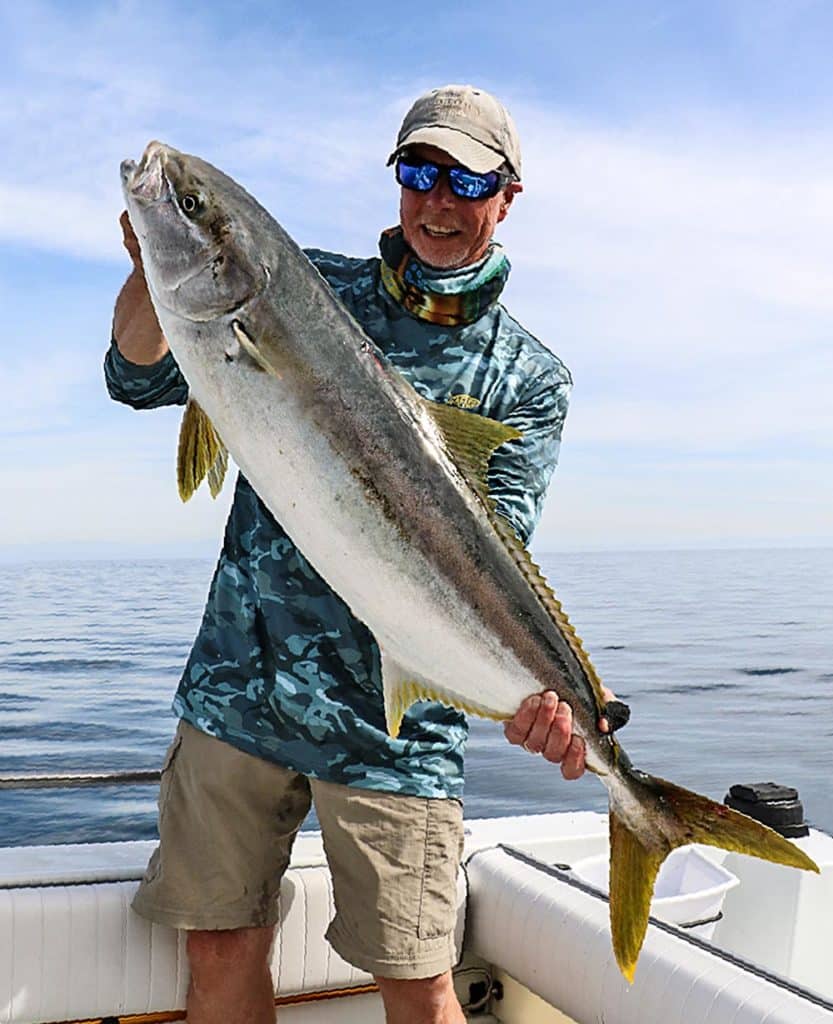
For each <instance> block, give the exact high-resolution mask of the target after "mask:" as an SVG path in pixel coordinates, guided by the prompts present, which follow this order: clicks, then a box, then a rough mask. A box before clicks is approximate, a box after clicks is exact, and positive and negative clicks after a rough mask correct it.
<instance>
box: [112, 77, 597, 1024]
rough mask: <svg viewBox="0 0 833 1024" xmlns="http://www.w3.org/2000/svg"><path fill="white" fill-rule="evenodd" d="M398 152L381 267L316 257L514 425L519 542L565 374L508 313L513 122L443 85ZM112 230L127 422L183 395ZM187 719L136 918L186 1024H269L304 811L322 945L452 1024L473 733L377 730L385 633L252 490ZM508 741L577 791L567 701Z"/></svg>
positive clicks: (419, 353) (137, 272)
mask: <svg viewBox="0 0 833 1024" xmlns="http://www.w3.org/2000/svg"><path fill="white" fill-rule="evenodd" d="M388 162H389V163H395V169H396V178H397V180H398V182H399V184H400V186H401V203H400V226H399V227H398V228H396V229H391V230H388V231H386V232H384V233H383V234H382V238H381V240H380V249H381V260H380V259H378V258H377V259H353V258H348V257H345V256H340V255H337V254H334V253H327V252H323V251H320V250H310V251H308V253H307V254H308V256H309V257H310V259H311V260H312V261H313V263H314V264H315V265H316V266H317V268H318V269H319V271H320V272H321V274H322V275H323V276H324V277H325V278H326V279H327V281H328V282H329V284H330V285H331V287H332V288H333V289H334V291H335V293H336V294H337V295H338V296H339V298H340V299H341V300H342V301H343V302H344V304H345V306H346V307H347V308H348V310H349V311H350V312H351V313H352V314H353V316H354V317H355V318H356V319H357V320H358V322H359V323H360V324H361V325H362V327H363V328H364V330H365V331H366V332H367V333H368V334H369V335H370V337H371V338H373V340H374V341H375V342H376V343H377V344H378V345H379V346H380V347H381V348H382V349H383V350H384V351H385V353H386V354H387V356H388V357H389V358H390V360H391V361H392V362H393V364H394V365H395V366H396V367H397V368H398V369H399V370H400V371H401V372H402V374H403V375H404V376H405V377H406V378H407V379H408V380H409V381H410V382H411V383H412V384H413V386H414V387H415V388H416V389H417V390H418V391H419V392H420V393H421V394H422V395H424V396H425V397H427V398H431V399H433V400H435V401H442V402H452V403H453V404H456V405H458V406H460V407H462V408H467V409H472V410H475V411H477V412H479V413H482V414H483V415H486V416H491V417H493V418H496V419H500V420H503V421H505V422H508V423H511V424H513V425H514V426H516V427H518V428H519V429H520V430H521V431H522V432H523V435H524V436H523V439H522V440H521V441H519V442H517V443H514V444H513V445H511V446H504V448H503V449H501V450H499V451H498V452H496V453H495V456H494V458H493V460H492V464H491V467H490V488H491V491H492V494H493V495H494V497H495V499H496V501H497V507H498V510H499V512H500V513H501V514H502V515H504V516H506V518H507V519H509V521H510V522H511V523H512V524H513V526H514V527H515V529H516V531H517V532H518V534H519V535H520V536H522V537H523V538H524V539H527V538H528V536H529V534H530V533H531V531H532V528H533V526H534V525H535V522H536V521H537V518H538V515H539V512H540V508H541V503H542V500H543V496H544V491H545V489H546V486H547V484H548V482H549V479H550V477H551V475H552V472H553V469H554V467H555V463H556V459H557V454H558V446H559V440H560V435H561V427H562V424H563V420H564V416H565V414H566V409H567V396H568V391H569V387H570V383H571V381H570V377H569V373H568V372H567V370H566V368H565V367H564V366H563V365H562V364H561V362H560V361H559V360H558V359H557V358H556V357H555V356H554V355H553V354H552V353H551V352H549V350H547V349H546V348H544V347H543V346H542V345H541V344H540V343H539V342H537V341H536V340H535V339H534V338H533V337H532V336H531V335H529V334H528V333H527V332H526V331H525V330H524V329H523V328H522V327H521V326H520V325H519V324H518V323H517V322H516V321H514V320H513V319H512V318H511V317H510V316H509V314H508V313H507V312H506V310H505V309H503V307H502V306H500V304H499V303H498V301H497V300H498V297H499V295H500V291H501V289H502V287H503V285H504V283H505V281H506V277H507V275H508V272H509V264H508V261H507V260H506V258H505V256H504V255H503V251H502V249H501V248H500V247H499V246H498V245H496V244H495V243H494V242H493V240H492V236H493V233H494V230H495V228H496V226H497V224H498V223H499V222H500V221H502V220H503V219H504V218H505V217H506V215H507V213H508V212H509V209H510V207H511V204H512V202H513V201H514V199H515V197H516V196H517V194H518V193H519V192H520V191H521V188H522V187H521V184H520V177H521V162H520V148H519V144H518V138H517V134H516V131H515V128H514V125H513V123H512V121H511V118H510V117H509V115H508V113H507V112H506V110H505V109H504V108H503V106H502V105H501V104H500V103H499V102H498V101H497V100H496V99H495V98H494V97H492V96H490V95H488V94H487V93H485V92H482V91H480V90H477V89H473V88H471V87H469V86H446V87H444V88H441V89H435V90H433V91H432V92H430V93H427V94H426V95H424V96H422V97H420V98H419V99H418V100H417V101H416V103H415V104H414V106H413V107H412V108H411V110H410V111H409V112H408V114H407V115H406V117H405V120H404V122H403V125H402V128H401V130H400V132H399V137H398V139H397V143H396V147H395V149H394V152H393V153H392V154H391V157H390V159H389V161H388ZM122 226H123V229H124V233H125V245H126V247H127V249H128V252H129V253H130V255H131V258H132V260H133V263H134V269H133V272H132V273H131V275H130V277H129V278H128V280H127V282H126V283H125V285H124V287H123V289H122V291H121V293H120V295H119V297H118V299H117V301H116V309H115V316H114V330H113V333H114V341H113V344H112V346H111V348H110V351H109V352H108V354H107V358H106V361H105V373H106V378H107V384H108V388H109V390H110V393H111V395H112V396H113V397H114V398H115V399H117V400H119V401H123V402H127V403H128V404H130V405H132V406H133V407H134V408H152V407H155V406H159V405H166V404H174V403H182V402H184V401H185V400H186V397H187V384H186V382H185V380H184V379H183V377H182V375H181V374H180V372H179V370H178V368H177V366H176V363H175V362H174V360H173V357H172V355H171V354H170V352H169V351H168V347H167V344H166V342H165V339H164V337H163V336H162V333H161V330H160V328H159V325H158V322H157V321H156V317H155V314H154V312H153V307H152V305H151V303H150V298H149V295H148V292H147V287H146V284H145V281H144V275H143V271H142V264H141V255H140V253H139V249H138V245H137V243H136V239H135V236H134V235H133V233H132V230H131V229H130V225H129V222H128V220H127V217H126V215H123V216H122ZM287 486H288V487H291V486H292V482H291V481H287ZM174 708H175V710H176V712H177V713H178V715H179V716H180V718H181V722H180V725H179V728H178V730H177V735H176V738H175V740H174V743H173V744H172V746H171V749H170V750H169V753H168V757H167V760H166V763H165V767H164V769H163V778H162V784H161V787H160V796H159V829H160V845H159V848H158V849H157V850H156V852H155V853H154V855H153V858H152V859H151V862H150V864H149V866H148V870H147V872H146V875H145V878H144V880H143V883H142V886H141V888H140V890H139V892H138V894H137V896H136V900H135V903H134V906H135V909H136V910H137V911H138V912H139V913H141V914H143V915H145V916H147V917H149V918H150V919H151V920H154V921H159V922H161V923H165V924H169V925H172V926H175V927H179V928H185V929H188V932H189V935H188V944H187V948H188V956H189V961H190V967H191V976H192V978H191V987H190V990H189V995H188V1020H189V1021H190V1024H212V1022H215V1021H216V1022H221V1021H222V1022H223V1024H233V1022H236V1021H239V1022H241V1024H242V1022H244V1021H245V1022H246V1024H250V1022H251V1024H257V1022H264V1024H265V1022H267V1021H272V1020H273V1019H274V1003H273V993H272V987H271V980H270V977H269V973H268V968H267V963H268V953H269V948H270V944H271V941H272V937H273V931H274V925H275V922H276V920H277V903H276V897H277V892H278V886H279V882H280V878H281V875H282V874H283V871H284V870H285V869H286V866H287V864H288V861H289V853H290V849H291V846H292V842H293V839H294V837H295V834H296V832H297V831H298V829H299V827H300V825H301V822H302V821H303V818H304V817H305V815H306V813H307V811H308V810H309V807H310V802H311V800H314V802H315V806H316V810H317V813H318V817H319V820H320V822H321V826H322V830H323V835H324V843H325V848H326V851H327V857H328V860H329V863H330V868H331V871H332V875H333V886H334V895H335V902H336V916H335V919H334V921H333V922H332V923H331V925H330V928H329V931H328V933H327V937H328V939H329V940H330V942H331V944H332V945H333V946H334V948H335V949H336V950H337V951H338V952H339V953H340V954H341V955H342V956H343V957H344V958H345V959H347V960H349V961H350V962H352V963H354V964H355V965H356V966H358V967H361V968H363V969H365V970H368V971H370V972H371V973H373V975H374V976H375V977H376V980H377V982H378V984H379V988H380V990H381V993H382V997H383V999H384V1003H385V1009H386V1014H387V1020H388V1022H389V1024H459V1022H462V1021H463V1019H464V1018H463V1013H462V1010H461V1008H460V1005H459V1003H458V1002H457V999H456V998H455V996H454V992H453V987H452V984H451V970H450V969H451V966H452V964H453V963H454V959H455V951H454V949H453V941H452V933H453V928H454V923H455V917H456V912H455V879H456V875H457V870H458V867H459V860H460V856H461V850H462V810H461V804H460V797H461V795H462V778H463V776H462V766H463V747H464V743H465V737H466V724H465V719H464V717H463V715H462V714H460V713H459V712H457V711H454V710H452V709H449V708H446V707H443V706H441V705H439V704H434V703H430V702H422V703H419V704H416V705H414V706H413V707H412V708H411V709H410V710H409V712H408V713H407V715H406V716H405V719H404V720H403V724H402V729H401V731H400V735H399V737H398V738H397V739H396V740H393V739H391V738H390V737H389V736H388V735H387V733H386V730H385V723H384V711H383V706H382V696H381V678H380V668H379V652H378V648H377V647H376V644H375V641H374V639H373V637H372V635H371V634H370V633H369V631H368V630H367V628H366V627H365V626H364V625H363V624H362V623H360V622H357V621H356V620H355V619H354V618H353V616H352V615H351V614H350V611H349V609H348V608H347V607H346V605H345V604H344V603H343V602H342V601H341V600H340V598H339V597H338V596H337V595H336V594H334V593H333V592H332V591H331V590H330V589H329V587H327V585H326V584H325V583H324V581H323V580H322V579H321V578H320V577H319V576H318V575H317V573H316V572H315V571H314V569H313V568H312V567H311V566H310V565H309V564H308V563H307V562H306V560H305V559H304V557H303V554H302V553H301V552H300V551H298V550H297V548H295V546H294V545H293V543H292V541H291V540H290V538H289V537H288V536H287V535H286V534H285V533H284V532H283V530H282V529H281V527H280V525H279V524H278V523H276V522H275V520H274V519H273V518H272V516H271V515H270V514H269V512H268V511H267V509H266V508H265V506H264V505H263V504H262V503H261V502H260V500H259V499H258V497H257V495H256V494H255V493H254V492H253V491H252V489H251V487H250V485H249V484H248V482H247V481H246V480H245V479H243V478H242V477H240V478H239V479H238V483H237V490H236V493H235V499H234V504H233V506H232V510H231V513H230V516H229V521H228V525H227V528H226V533H225V539H224V543H223V550H222V552H221V555H220V560H219V563H218V566H217V570H216V573H215V576H214V580H213V582H212V586H211V591H210V594H209V598H208V602H207V605H206V610H205V616H204V619H203V623H202V626H201V629H200V632H199V635H198V636H197V639H196V641H195V643H194V647H193V649H192V652H191V655H190V658H189V660H188V664H187V665H186V668H185V672H184V674H183V677H182V680H181V682H180V686H179V689H178V691H177V694H176V697H175V700H174ZM600 728H606V725H605V724H603V723H600ZM505 731H506V735H507V738H508V739H509V741H510V742H512V743H519V744H523V745H524V746H525V747H526V749H528V750H530V751H533V752H539V753H543V755H544V756H545V757H546V758H547V759H548V760H551V761H553V762H556V763H560V764H561V771H562V774H563V775H564V776H565V777H566V778H577V777H578V776H580V775H581V774H582V772H583V770H584V748H583V745H582V743H581V741H580V740H579V739H578V737H574V736H573V735H572V719H571V711H570V708H569V707H568V706H567V705H566V704H564V703H563V702H561V703H560V702H559V701H558V700H557V698H556V697H555V694H553V693H547V694H543V695H539V696H535V697H532V698H530V699H528V700H527V701H525V702H524V704H523V705H522V707H521V708H520V709H519V711H518V712H517V714H516V715H515V717H514V718H513V719H512V721H511V722H508V723H507V724H506V729H505Z"/></svg>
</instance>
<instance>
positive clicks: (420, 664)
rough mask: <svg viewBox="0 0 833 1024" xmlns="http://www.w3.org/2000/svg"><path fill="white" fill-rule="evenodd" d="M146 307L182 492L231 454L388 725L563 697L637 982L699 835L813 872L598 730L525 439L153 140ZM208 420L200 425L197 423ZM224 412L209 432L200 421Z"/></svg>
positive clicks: (616, 940) (502, 713)
mask: <svg viewBox="0 0 833 1024" xmlns="http://www.w3.org/2000/svg"><path fill="white" fill-rule="evenodd" d="M122 182H123V188H124V193H125V198H126V202H127V205H128V211H129V214H130V218H131V222H132V223H133V226H134V229H135V230H136V233H137V235H138V238H139V242H140V247H141V251H142V257H143V261H144V266H145V270H146V275H147V279H148V284H149V288H150V292H151V297H152V299H153V303H154V306H155V309H156V311H157V314H158V316H159V320H160V323H161V325H162V328H163V331H164V333H165V336H166V338H167V339H168V342H169V344H170V346H171V349H172V351H173V353H174V355H175V357H176V359H177V362H178V363H179V366H180V368H181V370H182V372H183V374H184V375H185V377H186V379H187V381H188V383H189V388H190V393H191V396H192V399H193V401H194V402H195V403H198V406H192V408H191V410H190V411H189V413H188V414H187V415H186V419H185V420H184V429H185V430H186V431H188V432H189V434H188V437H187V438H186V440H187V441H188V442H189V443H184V444H182V445H181V448H180V451H181V453H185V454H184V455H183V458H186V459H188V458H191V459H193V460H194V461H193V462H192V464H190V465H188V466H186V467H180V468H181V473H180V480H181V481H183V480H185V481H187V484H186V486H185V487H184V490H185V492H186V494H187V493H189V492H190V489H191V488H192V487H193V486H195V485H196V483H198V482H199V477H200V476H202V475H206V467H208V466H210V467H211V468H210V470H208V472H207V475H208V477H209V479H210V480H211V481H212V487H214V486H215V485H216V484H217V483H218V482H219V480H220V479H221V476H222V471H223V470H222V455H223V451H224V448H223V446H225V448H227V449H228V450H229V452H230V453H231V454H232V456H233V457H234V459H235V461H236V462H237V463H238V465H239V466H240V469H241V470H242V472H243V473H244V474H245V476H246V477H247V479H248V480H249V481H250V482H251V484H252V486H253V487H254V488H255V490H256V491H257V493H258V495H259V496H260V498H261V499H262V500H263V501H264V503H265V504H266V506H267V507H268V508H269V510H270V511H271V512H272V514H273V515H274V516H275V517H276V519H278V521H279V522H280V523H281V525H282V526H283V527H284V529H285V530H286V531H287V533H288V534H289V535H290V537H292V539H293V541H294V542H295V543H296V544H297V545H298V547H299V548H300V549H301V550H302V551H303V552H304V554H305V555H306V557H307V558H308V560H309V561H310V562H311V564H312V565H313V566H314V567H315V568H316V570H317V571H318V572H319V573H320V574H321V576H323V577H324V579H325V580H327V582H328V583H329V585H330V586H331V587H332V588H333V589H334V590H335V591H336V592H337V593H338V594H339V595H340V596H341V597H342V598H343V599H344V600H345V601H346V602H347V604H348V605H349V606H350V608H351V610H352V611H353V613H354V614H355V615H356V616H357V617H358V618H360V619H362V620H363V621H364V622H365V623H366V624H367V625H368V626H369V628H370V629H371V630H372V632H373V633H374V635H375V636H376V639H377V641H378V643H379V647H380V650H381V652H382V675H383V686H384V700H385V710H386V715H387V720H388V727H389V729H390V730H391V732H392V733H393V734H395V733H396V730H397V729H398V725H399V722H400V721H401V717H402V714H403V713H404V711H405V710H406V709H407V706H408V705H409V704H410V703H412V702H413V701H414V700H419V699H429V698H430V699H439V700H442V701H445V702H446V703H450V704H453V705H455V706H458V707H463V708H465V709H467V710H469V711H472V712H474V713H477V714H481V715H484V716H486V717H492V718H508V717H510V716H511V715H512V714H513V713H514V711H515V710H516V709H517V707H518V705H519V704H520V703H521V701H522V700H523V698H524V697H526V696H528V695H529V694H531V693H536V692H540V691H541V690H544V689H554V690H555V691H556V692H557V693H558V694H559V696H560V697H562V698H564V699H566V700H568V701H569V702H570V704H571V705H572V707H573V712H574V722H575V730H576V731H577V732H578V733H579V734H580V735H582V736H583V737H584V739H585V744H586V749H587V763H588V766H589V767H591V768H592V770H594V771H595V772H597V773H598V774H599V775H600V776H601V777H602V780H603V781H604V783H605V785H606V786H607V788H608V793H609V800H610V836H611V876H610V878H611V886H610V894H611V898H610V912H611V934H612V941H613V949H614V953H615V956H616V959H617V962H618V963H619V966H620V968H621V970H622V971H623V973H624V974H625V976H626V977H627V978H628V979H632V978H633V975H634V970H635V968H636V961H637V958H638V955H639V950H640V948H641V946H642V942H643V940H644V935H645V930H646V928H647V922H648V912H649V904H650V898H651V891H652V889H653V884H654V880H655V877H656V873H657V871H658V869H659V866H660V864H661V863H662V860H663V859H664V857H665V856H666V855H667V854H668V853H669V852H670V851H671V850H672V849H674V848H675V847H677V846H680V845H683V844H685V843H688V842H703V843H707V844H711V845H717V846H723V847H725V848H726V849H732V850H738V851H740V852H744V853H750V854H753V855H755V856H759V857H763V858H765V859H768V860H773V861H775V862H778V863H783V864H790V865H792V866H796V867H801V868H805V869H808V870H817V868H816V865H815V864H814V863H813V862H812V860H810V858H809V857H807V856H806V854H804V853H803V851H802V850H801V849H800V848H799V847H798V846H796V845H795V844H792V843H790V842H789V841H787V840H785V839H783V838H782V837H781V836H778V835H777V834H776V833H774V832H772V831H771V830H769V829H767V828H765V827H764V826H762V825H760V824H759V823H757V822H754V821H752V820H751V819H748V818H745V817H744V816H743V815H740V814H738V813H737V812H734V811H730V810H729V809H727V808H725V807H723V806H722V805H719V804H716V803H715V802H714V801H712V800H709V799H708V798H706V797H702V796H699V795H697V794H694V793H690V792H688V791H687V790H684V789H681V788H680V787H678V786H675V785H674V784H673V783H670V782H666V781H664V780H662V779H659V778H655V777H653V776H650V775H646V774H645V773H643V772H640V771H637V770H636V769H634V768H633V767H632V766H631V764H630V761H629V759H628V758H627V756H626V755H625V753H624V751H623V750H622V748H621V747H620V745H619V743H618V741H617V740H616V739H615V738H614V737H612V736H607V735H603V734H601V733H600V732H599V731H598V728H597V719H598V716H599V713H600V711H601V710H602V695H601V688H600V684H599V682H598V680H597V678H596V675H595V671H594V669H593V667H592V665H591V663H590V661H589V659H588V658H587V656H586V654H585V653H584V652H583V649H582V648H581V646H580V643H579V641H578V640H577V638H576V636H575V633H574V631H573V629H572V627H571V626H570V624H569V622H568V621H567V618H566V616H565V615H564V613H563V611H562V610H561V608H560V605H559V604H558V603H557V601H555V598H554V595H552V593H551V591H550V590H549V588H548V585H547V584H546V582H545V581H544V580H543V579H542V577H540V575H539V574H538V571H537V569H536V568H535V567H534V566H533V565H532V563H531V560H530V559H529V556H528V554H527V553H526V552H525V551H524V549H523V547H522V545H521V544H520V542H519V541H518V539H517V537H516V536H515V535H514V534H513V532H512V529H511V527H510V525H509V524H508V522H506V521H505V520H502V519H501V517H500V516H499V515H497V513H496V512H495V509H494V506H493V503H492V501H491V499H490V498H489V496H488V492H487V483H486V469H487V466H488V459H489V457H490V455H491V452H492V451H493V450H494V449H495V448H496V447H498V446H499V445H500V444H503V443H511V441H512V440H513V439H514V438H516V437H517V436H519V435H518V433H517V431H514V430H512V429H511V428H508V427H506V426H503V425H501V424H497V423H494V422H493V421H489V420H484V419H483V418H482V417H479V416H477V415H476V414H473V413H471V412H469V411H464V410H461V409H454V408H452V407H450V406H441V407H436V406H433V407H432V404H431V403H428V402H426V401H425V400H423V399H422V398H420V396H419V395H418V394H417V393H416V391H414V389H413V388H412V387H411V386H410V385H409V384H408V383H407V382H406V381H405V380H404V379H403V378H402V377H401V376H400V375H399V374H398V373H397V372H396V371H395V370H394V369H393V368H392V367H391V366H390V365H389V364H388V362H387V360H386V359H385V358H384V356H383V355H382V354H381V353H380V352H379V351H378V350H377V349H376V347H375V346H374V345H373V343H372V342H371V341H370V340H369V339H368V338H367V337H366V336H365V335H364V333H363V332H362V330H361V328H360V327H359V326H358V325H357V324H356V322H355V321H354V320H353V319H352V317H351V316H350V315H349V314H348V313H347V311H346V310H345V309H344V307H343V306H342V305H341V303H340V302H339V301H338V300H337V299H336V297H335V296H334V295H333V294H332V292H331V291H330V289H329V287H328V286H327V285H326V283H325V282H324V281H323V279H322V278H321V277H320V275H319V274H318V273H317V271H316V270H315V269H314V268H313V267H312V266H311V264H310V263H309V261H308V260H307V259H306V257H305V256H304V255H303V253H302V252H301V251H300V249H299V248H298V247H297V246H296V245H295V243H294V242H293V241H292V239H290V238H289V236H288V235H287V234H286V232H284V231H283V229H282V228H281V227H280V226H279V225H278V224H277V223H276V222H275V221H274V220H273V219H272V217H271V216H270V215H269V214H268V213H267V212H266V211H265V210H264V209H263V208H262V207H261V206H260V205H259V204H258V203H257V202H256V201H255V200H254V199H253V198H252V197H251V196H250V195H248V193H246V192H245V190H244V189H242V188H241V187H240V186H239V185H237V184H236V182H234V181H233V180H232V179H231V178H229V177H227V176H226V175H224V174H222V172H220V171H218V170H217V169H216V168H214V167H212V166H211V165H210V164H207V163H205V162H204V161H202V160H199V159H198V158H195V157H190V156H186V155H184V154H181V153H178V152H177V151H176V150H173V149H171V148H169V147H166V146H164V145H162V144H161V143H151V144H150V145H149V146H148V148H147V149H146V151H145V153H144V156H143V157H142V160H141V162H140V164H139V165H138V166H137V165H135V164H133V163H132V162H130V161H126V162H125V163H124V164H123V165H122ZM206 416H207V420H205V417H206ZM208 421H210V423H209V422H208Z"/></svg>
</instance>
